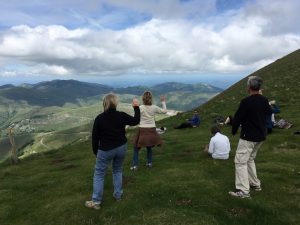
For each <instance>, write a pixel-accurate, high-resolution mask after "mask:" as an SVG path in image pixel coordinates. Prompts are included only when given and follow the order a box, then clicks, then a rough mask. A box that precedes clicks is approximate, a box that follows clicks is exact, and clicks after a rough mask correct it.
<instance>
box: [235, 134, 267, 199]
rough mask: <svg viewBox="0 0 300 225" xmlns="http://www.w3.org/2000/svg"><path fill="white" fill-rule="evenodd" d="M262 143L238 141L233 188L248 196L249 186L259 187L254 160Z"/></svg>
mask: <svg viewBox="0 0 300 225" xmlns="http://www.w3.org/2000/svg"><path fill="white" fill-rule="evenodd" d="M262 143H263V142H252V141H246V140H243V139H240V140H239V143H238V146H237V150H236V154H235V159H234V163H235V188H236V189H239V190H241V191H243V192H244V193H246V194H248V193H249V192H250V185H251V186H260V185H261V184H260V180H259V179H258V178H257V174H256V166H255V162H254V159H255V157H256V154H257V151H258V149H259V148H260V146H261V145H262Z"/></svg>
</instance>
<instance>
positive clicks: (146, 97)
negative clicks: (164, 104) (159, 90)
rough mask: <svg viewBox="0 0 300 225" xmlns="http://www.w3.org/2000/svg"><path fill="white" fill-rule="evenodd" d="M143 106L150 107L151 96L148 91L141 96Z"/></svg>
mask: <svg viewBox="0 0 300 225" xmlns="http://www.w3.org/2000/svg"><path fill="white" fill-rule="evenodd" d="M143 103H144V105H152V94H151V92H150V91H145V92H144V94H143Z"/></svg>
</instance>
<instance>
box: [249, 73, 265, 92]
mask: <svg viewBox="0 0 300 225" xmlns="http://www.w3.org/2000/svg"><path fill="white" fill-rule="evenodd" d="M262 83H263V80H262V79H261V78H260V77H258V76H250V77H249V78H248V82H247V86H248V87H249V88H250V89H251V90H253V91H259V90H260V89H261V86H262Z"/></svg>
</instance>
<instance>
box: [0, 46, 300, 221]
mask: <svg viewBox="0 0 300 225" xmlns="http://www.w3.org/2000/svg"><path fill="white" fill-rule="evenodd" d="M299 70H300V51H296V52H294V53H292V54H290V55H288V56H287V57H285V58H282V59H280V60H278V61H276V62H275V63H273V64H271V65H269V66H267V67H265V68H263V69H261V70H259V71H257V72H256V73H254V75H256V74H257V75H260V76H261V77H263V79H264V81H265V91H264V94H265V95H266V96H267V97H268V98H269V99H276V100H277V102H278V104H279V106H280V107H281V110H282V112H281V113H280V114H279V116H281V117H284V118H286V119H288V120H290V121H291V122H292V123H293V124H294V125H293V127H292V128H291V129H288V130H279V129H275V130H274V132H273V134H271V135H270V136H268V139H267V141H266V142H265V143H264V145H263V146H262V148H261V149H260V152H259V153H258V156H257V160H256V164H257V171H258V176H259V177H260V179H261V180H262V187H263V191H262V192H258V193H252V192H251V196H252V199H236V198H233V197H231V196H229V195H228V191H229V190H233V188H234V163H233V157H234V154H235V149H236V146H237V141H238V136H232V135H230V127H224V128H223V132H224V133H225V134H227V135H228V136H229V138H230V141H231V145H232V151H231V154H230V159H229V160H227V161H218V160H212V159H210V158H209V157H208V156H207V155H206V154H204V153H203V151H202V150H203V148H204V146H205V144H207V142H208V140H209V138H210V134H209V128H210V126H211V125H212V123H213V119H214V118H215V116H217V115H224V116H225V115H228V114H233V113H234V112H235V110H236V108H237V107H238V103H239V102H240V100H241V98H243V97H245V96H246V95H247V94H246V89H245V88H246V85H245V84H246V82H245V80H242V81H241V82H239V83H237V84H236V85H234V86H233V87H231V88H230V89H228V90H226V91H225V92H223V93H222V94H220V95H218V96H216V97H215V98H213V99H212V100H211V101H209V102H208V103H206V104H205V105H203V106H201V107H200V108H199V111H200V113H201V116H202V118H203V123H202V124H201V127H199V128H195V129H186V130H174V129H172V127H173V126H174V125H177V124H179V123H181V122H182V121H184V120H185V119H186V118H188V117H189V116H190V115H191V112H186V113H182V114H179V115H178V116H176V117H172V118H168V119H166V120H163V121H160V122H159V124H158V125H159V126H160V125H163V126H166V127H167V128H168V130H167V132H166V133H165V134H163V139H164V142H165V144H164V146H163V147H162V148H159V149H155V151H154V167H153V168H152V169H147V168H146V167H145V166H144V164H145V151H142V152H141V157H140V167H139V170H138V171H137V172H134V173H133V172H131V171H130V170H129V167H130V163H131V158H132V138H133V132H134V130H130V131H129V133H128V139H129V142H128V147H129V148H128V155H127V158H126V161H125V168H124V196H123V200H122V201H121V202H115V201H114V200H113V197H112V192H113V189H112V178H111V169H109V171H108V176H107V177H106V182H105V189H104V199H103V207H102V209H101V210H100V211H96V210H90V209H86V208H85V207H84V206H83V203H84V201H85V200H88V199H90V195H91V191H92V176H93V170H94V162H95V158H94V156H93V155H92V153H91V145H90V141H84V140H82V142H78V143H76V144H74V145H67V146H65V147H63V148H61V149H59V150H54V151H49V152H46V153H42V154H35V155H32V156H30V157H28V158H25V159H24V160H22V162H21V163H20V164H19V165H16V166H9V165H8V164H7V163H2V164H0V179H1V183H0V204H1V208H0V224H1V225H18V224H20V225H35V224H45V225H50V224H53V225H54V224H55V225H56V224H72V225H74V224H78V225H83V224H89V225H93V224H116V225H117V224H118V225H120V224H122V225H123V224H139V225H140V224H149V225H150V224H158V225H160V224H161V225H162V224H180V225H182V224H189V225H190V224H195V225H196V224H197V225H199V224H200V225H201V224H203V225H217V224H236V225H240V224H246V225H247V224H248V225H252V224H259V225H267V224H268V225H269V224H272V225H288V224H289V225H290V224H291V225H297V224H300V214H299V212H300V179H299V178H300V165H299V161H300V140H299V138H300V137H299V136H296V135H294V134H293V133H294V132H295V131H296V130H299V129H300V121H299V115H298V113H299V108H300V105H299V104H300V103H299V100H298V99H299V97H300V96H299V92H298V88H299V82H300V80H299V79H300V78H299V72H300V71H299ZM297 100H298V101H297Z"/></svg>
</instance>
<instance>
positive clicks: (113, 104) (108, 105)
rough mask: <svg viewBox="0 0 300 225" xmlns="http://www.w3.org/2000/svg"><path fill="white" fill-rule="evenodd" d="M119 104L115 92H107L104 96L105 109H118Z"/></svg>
mask: <svg viewBox="0 0 300 225" xmlns="http://www.w3.org/2000/svg"><path fill="white" fill-rule="evenodd" d="M117 105H118V97H117V96H116V95H115V94H113V93H110V94H107V95H105V96H104V98H103V109H104V111H107V110H109V109H116V108H117Z"/></svg>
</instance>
